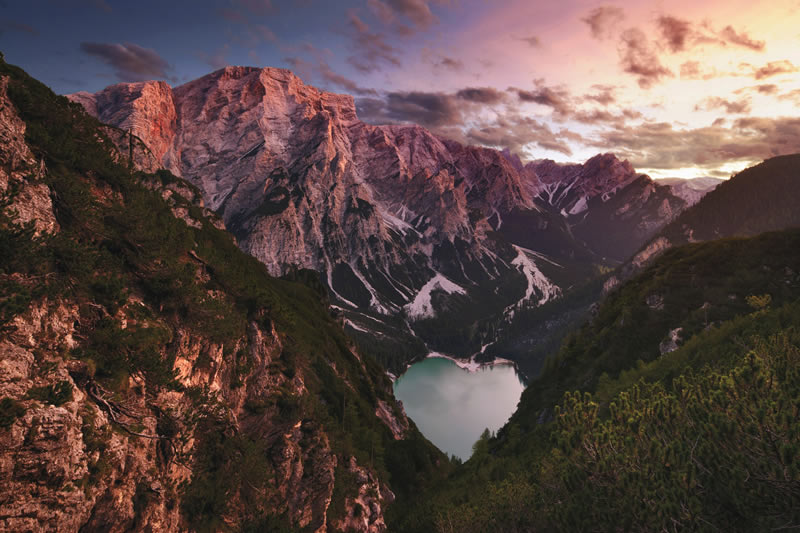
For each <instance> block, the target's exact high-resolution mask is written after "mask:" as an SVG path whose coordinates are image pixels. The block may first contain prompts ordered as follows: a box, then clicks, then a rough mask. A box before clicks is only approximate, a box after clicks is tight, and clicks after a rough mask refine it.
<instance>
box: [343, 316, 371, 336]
mask: <svg viewBox="0 0 800 533" xmlns="http://www.w3.org/2000/svg"><path fill="white" fill-rule="evenodd" d="M344 323H345V324H347V325H348V326H350V327H351V328H353V329H354V330H356V331H361V332H363V333H372V332H371V331H370V330H368V329H367V328H362V327H361V326H359V325H358V324H356V323H355V322H353V321H352V320H348V319H345V321H344Z"/></svg>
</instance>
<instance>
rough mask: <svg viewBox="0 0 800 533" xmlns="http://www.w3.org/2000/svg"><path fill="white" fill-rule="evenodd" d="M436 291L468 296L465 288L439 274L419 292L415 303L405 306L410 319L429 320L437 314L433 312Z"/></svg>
mask: <svg viewBox="0 0 800 533" xmlns="http://www.w3.org/2000/svg"><path fill="white" fill-rule="evenodd" d="M435 290H440V291H444V292H446V293H447V294H453V293H456V294H466V293H467V291H465V290H464V289H463V288H461V287H460V286H459V285H456V284H455V283H453V282H452V281H450V280H449V279H447V278H446V277H444V276H443V275H442V274H440V273H439V272H437V273H436V275H435V276H434V277H433V279H431V280H430V281H428V283H426V284H425V285H423V287H422V288H421V289H420V290H419V292H418V293H417V295H416V296H415V297H414V301H413V302H411V303H410V304H408V305H406V306H405V308H404V309H405V310H406V313H407V314H408V317H409V318H417V319H418V318H429V317H433V316H434V314H435V312H434V310H433V305H432V304H431V293H432V292H433V291H435Z"/></svg>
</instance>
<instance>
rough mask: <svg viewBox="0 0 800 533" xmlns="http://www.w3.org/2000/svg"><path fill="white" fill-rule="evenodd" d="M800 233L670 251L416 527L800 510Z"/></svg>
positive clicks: (739, 527) (575, 344)
mask: <svg viewBox="0 0 800 533" xmlns="http://www.w3.org/2000/svg"><path fill="white" fill-rule="evenodd" d="M798 245H800V231H798V230H787V231H783V232H776V233H768V234H764V235H761V236H758V237H754V238H750V239H725V240H721V241H713V242H709V243H704V244H694V245H688V246H684V247H680V248H676V249H673V250H671V251H669V252H667V253H665V254H664V255H663V256H662V257H661V258H659V259H658V260H657V261H656V262H655V263H654V264H653V265H651V266H650V267H648V268H647V269H646V270H645V271H644V272H642V273H641V274H640V275H639V276H637V277H635V278H634V279H632V280H630V281H628V282H627V283H625V284H624V285H623V286H622V287H620V288H619V289H618V290H617V291H615V292H614V293H612V294H610V295H609V296H608V297H607V299H606V300H605V301H604V302H603V303H602V304H601V305H600V307H599V309H598V310H597V313H596V315H595V316H594V318H593V319H592V320H591V321H590V322H589V323H587V324H586V325H585V326H584V327H583V328H581V329H580V330H579V331H576V332H574V333H573V334H571V335H570V336H569V337H568V339H567V340H566V341H565V342H564V344H563V345H562V347H561V349H560V350H559V352H558V353H557V355H555V356H554V357H552V358H551V359H549V360H548V362H547V363H546V366H545V368H544V370H543V372H542V374H541V375H540V376H539V377H538V378H537V379H535V380H534V381H532V382H530V383H529V385H528V388H527V389H526V391H525V392H524V393H523V396H522V399H521V400H520V404H519V407H518V410H517V412H516V413H515V414H514V415H513V416H512V419H511V421H510V422H509V423H508V424H507V425H506V426H505V427H504V428H503V429H502V430H501V431H500V432H498V435H497V437H496V438H486V439H483V440H482V441H479V442H478V443H476V445H475V448H474V449H475V455H474V456H473V457H472V458H471V459H470V460H469V461H468V462H467V463H465V465H464V466H463V467H461V468H460V469H458V470H457V471H456V472H455V473H454V474H453V475H451V476H450V478H449V479H448V481H447V482H445V483H443V484H441V485H439V486H437V488H436V489H435V490H434V491H432V492H431V493H430V494H429V495H428V496H427V497H426V501H425V503H423V504H420V505H419V506H418V507H417V509H416V510H415V512H414V513H410V516H411V518H409V519H408V521H407V522H406V523H404V524H403V527H404V528H405V529H406V530H408V531H424V530H426V528H428V529H429V530H430V529H433V530H437V531H490V530H495V531H539V530H545V531H550V530H553V531H613V530H632V531H664V530H667V531H672V530H681V531H683V530H691V531H719V530H722V531H765V530H770V529H771V528H780V527H782V526H786V525H790V526H797V525H798V524H800V521H799V520H800V514H798V502H800V456H799V455H798V449H799V448H798V436H799V434H798V431H800V423H798V420H800V418H798V414H800V403H798V399H799V398H800V396H799V395H800V388H799V387H800V373H798V371H797V363H798V362H799V361H798V357H800V350H798V346H800V329H799V328H798V327H799V326H800V299H799V298H798V297H799V296H800V268H798V267H800V246H798ZM679 327H680V328H683V329H682V332H681V335H680V339H681V340H679V342H678V344H679V345H680V346H679V347H677V349H675V350H674V351H668V352H665V353H664V354H661V350H660V349H659V346H660V345H661V344H662V343H663V342H664V341H665V340H667V338H668V334H669V332H670V331H672V330H675V329H676V328H679Z"/></svg>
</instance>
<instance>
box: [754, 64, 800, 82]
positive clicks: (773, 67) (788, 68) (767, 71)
mask: <svg viewBox="0 0 800 533" xmlns="http://www.w3.org/2000/svg"><path fill="white" fill-rule="evenodd" d="M744 65H746V66H751V65H747V64H744ZM798 71H800V69H799V68H797V67H796V66H794V65H793V64H792V62H791V61H788V60H786V59H782V60H780V61H770V62H769V63H767V64H766V65H764V66H763V67H761V68H754V67H753V77H754V78H755V79H757V80H761V79H764V78H769V77H771V76H777V75H779V74H792V73H795V72H798Z"/></svg>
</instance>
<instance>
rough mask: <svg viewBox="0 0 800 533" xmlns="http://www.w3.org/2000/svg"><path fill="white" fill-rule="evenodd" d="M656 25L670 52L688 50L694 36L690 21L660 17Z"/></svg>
mask: <svg viewBox="0 0 800 533" xmlns="http://www.w3.org/2000/svg"><path fill="white" fill-rule="evenodd" d="M656 24H657V26H658V31H659V32H660V34H661V38H662V39H663V40H664V42H665V43H666V45H667V47H668V48H669V49H670V51H672V52H680V51H682V50H685V49H686V47H687V44H688V43H689V38H690V37H691V35H692V25H691V24H690V23H689V21H687V20H682V19H679V18H676V17H670V16H666V15H665V16H661V17H658V20H657V21H656Z"/></svg>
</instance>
